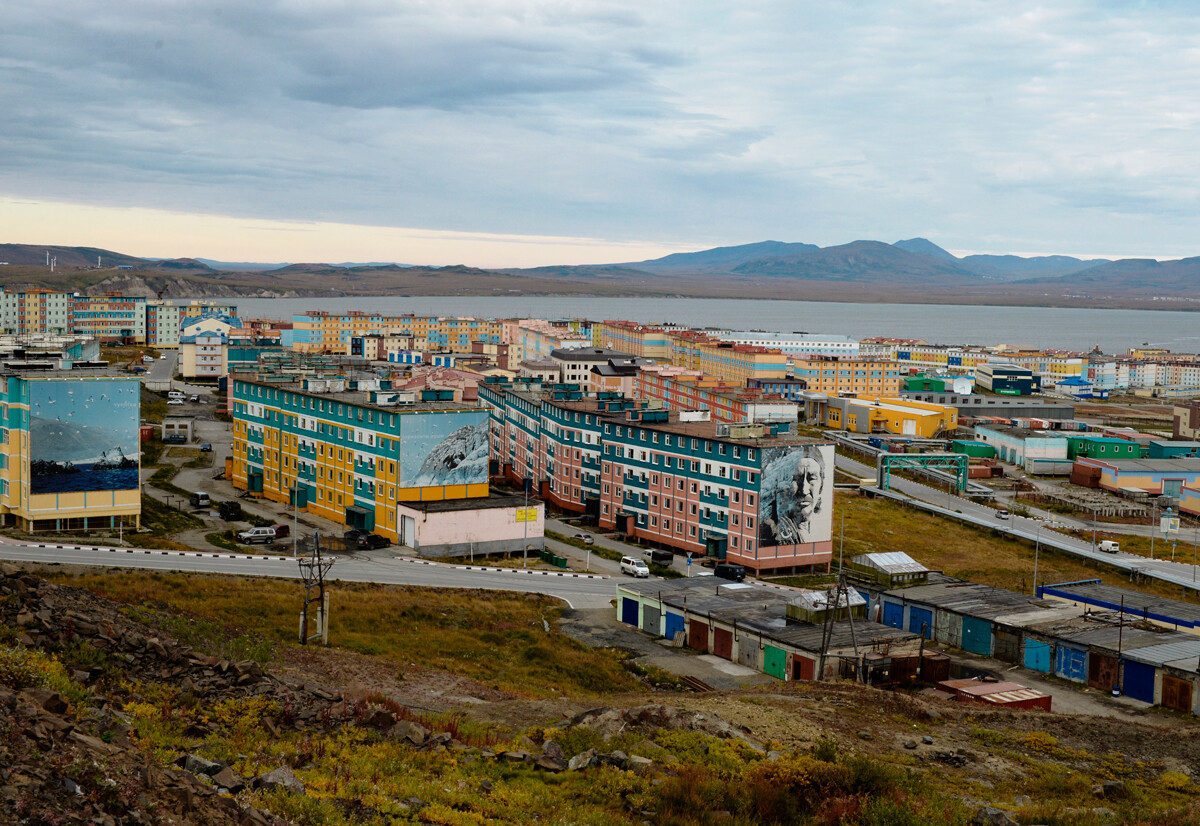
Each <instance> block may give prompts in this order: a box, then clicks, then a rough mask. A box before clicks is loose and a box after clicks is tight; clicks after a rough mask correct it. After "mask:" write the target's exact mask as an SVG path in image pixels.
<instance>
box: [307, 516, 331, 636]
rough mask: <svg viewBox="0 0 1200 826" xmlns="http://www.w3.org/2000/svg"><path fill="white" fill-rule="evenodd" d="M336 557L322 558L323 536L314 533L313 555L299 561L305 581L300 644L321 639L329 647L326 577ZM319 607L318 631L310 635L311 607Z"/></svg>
mask: <svg viewBox="0 0 1200 826" xmlns="http://www.w3.org/2000/svg"><path fill="white" fill-rule="evenodd" d="M333 563H334V557H332V556H330V557H322V556H321V535H320V534H319V533H315V532H314V533H313V550H312V554H311V555H310V556H308V557H305V558H304V559H301V560H299V565H300V579H302V580H303V581H304V607H303V609H301V611H300V644H301V645H308V643H309V642H310V641H311V640H314V639H319V640H321V641H322V642H323V643H324V644H325V645H329V594H328V593H327V592H326V590H325V577H326V575H327V574H328V573H329V569H330V568H332V567H333ZM313 603H316V605H317V623H316V624H317V631H316V633H315V634H310V633H309V631H308V629H309V618H308V612H309V606H310V605H312V604H313Z"/></svg>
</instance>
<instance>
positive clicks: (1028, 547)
mask: <svg viewBox="0 0 1200 826" xmlns="http://www.w3.org/2000/svg"><path fill="white" fill-rule="evenodd" d="M843 511H844V512H845V514H846V539H845V542H846V549H845V556H846V558H847V559H849V558H850V557H853V556H857V555H858V554H864V553H880V552H884V551H903V552H904V553H907V554H908V555H909V556H911V557H912V558H913V559H915V560H917V561H918V562H920V563H921V564H923V565H925V566H926V567H928V568H931V569H933V570H940V571H943V572H945V573H947V574H949V575H951V576H957V577H962V578H964V579H970V580H973V581H975V582H982V583H985V584H987V585H994V586H996V587H997V588H1008V589H1010V590H1013V591H1022V592H1025V593H1030V592H1032V590H1033V559H1034V543H1032V542H1027V541H1025V540H1022V539H1015V538H1013V537H1010V536H1007V535H1005V534H1002V533H1000V532H999V531H995V530H991V529H988V528H977V527H975V526H972V525H966V524H962V523H958V522H953V521H951V520H948V519H942V518H940V517H937V516H934V515H932V514H929V513H925V512H924V511H921V510H917V509H916V508H906V507H904V506H903V505H899V504H896V503H895V502H892V501H890V500H886V499H869V498H867V497H864V496H858V495H855V494H845V493H841V492H839V493H837V494H836V496H835V499H834V514H833V519H834V524H835V525H836V524H840V520H841V514H842V512H843ZM1087 538H1088V539H1091V533H1090V532H1088V534H1087ZM1099 538H1101V539H1103V538H1105V536H1104V535H1103V534H1101V535H1100V537H1099ZM1113 538H1117V539H1119V540H1120V542H1121V550H1125V545H1126V542H1127V541H1128V542H1129V544H1130V547H1131V549H1133V551H1134V553H1137V552H1138V551H1137V549H1138V548H1139V547H1140V544H1141V543H1139V542H1138V541H1136V540H1138V539H1144V538H1142V537H1136V538H1131V537H1124V536H1122V537H1116V536H1114V537H1113ZM1144 543H1145V546H1146V547H1147V548H1148V547H1149V543H1150V540H1149V539H1148V538H1145V539H1144ZM1161 546H1162V543H1161V542H1158V543H1157V544H1156V548H1155V556H1161V555H1162V554H1161V552H1160V551H1159V548H1161ZM1167 553H1168V556H1169V548H1168V549H1167ZM1180 553H1183V550H1182V547H1181V549H1180ZM1186 553H1187V557H1188V559H1187V561H1190V559H1191V547H1190V545H1189V546H1188V549H1187V551H1186ZM1080 579H1105V580H1113V581H1117V580H1120V583H1121V586H1122V587H1124V588H1132V589H1134V590H1138V591H1143V592H1145V593H1151V594H1156V595H1158V596H1164V597H1170V598H1172V599H1180V598H1181V596H1180V590H1179V588H1176V587H1170V586H1167V585H1164V584H1162V583H1157V582H1154V581H1152V580H1149V581H1146V582H1142V583H1130V582H1128V581H1125V580H1124V578H1122V577H1120V575H1119V574H1118V573H1117V572H1116V571H1114V570H1113V569H1111V568H1108V567H1106V566H1104V565H1102V564H1100V563H1095V562H1090V561H1087V560H1083V559H1080V558H1078V557H1074V556H1071V555H1069V554H1063V553H1058V552H1056V551H1054V550H1052V549H1050V548H1047V547H1046V546H1045V545H1043V546H1042V547H1041V552H1040V554H1039V556H1038V581H1039V582H1042V583H1049V582H1072V581H1075V580H1080ZM782 581H784V582H787V583H788V584H791V580H790V578H788V579H785V580H782ZM1191 599H1194V597H1191Z"/></svg>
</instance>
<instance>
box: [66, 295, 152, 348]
mask: <svg viewBox="0 0 1200 826" xmlns="http://www.w3.org/2000/svg"><path fill="white" fill-rule="evenodd" d="M72 312H73V314H74V317H75V328H74V331H75V332H77V333H83V334H85V335H89V336H95V337H96V338H97V339H99V340H100V341H101V342H117V343H122V344H145V343H146V299H145V297H143V296H140V295H139V296H133V295H122V294H121V293H105V294H104V295H94V296H76V297H75V306H74V309H73V311H72Z"/></svg>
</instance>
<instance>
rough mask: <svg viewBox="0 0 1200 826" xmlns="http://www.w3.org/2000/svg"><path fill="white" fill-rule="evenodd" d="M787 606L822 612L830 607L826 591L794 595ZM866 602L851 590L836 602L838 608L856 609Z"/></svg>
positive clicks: (856, 592)
mask: <svg viewBox="0 0 1200 826" xmlns="http://www.w3.org/2000/svg"><path fill="white" fill-rule="evenodd" d="M787 602H788V605H799V606H801V607H802V608H804V609H806V610H808V611H824V610H825V609H826V608H828V607H829V605H830V602H831V600H830V595H829V592H828V591H804V592H803V593H800V594H796V595H795V596H793V597H792V598H791V599H789V600H788V601H787ZM866 604H867V601H866V600H865V599H863V596H862V594H860V593H859V592H858V591H856V590H854V589H853V588H849V589H847V591H846V593H844V594H842V595H841V597H840V598H839V599H838V600H837V605H838V608H846V607H857V606H859V605H866Z"/></svg>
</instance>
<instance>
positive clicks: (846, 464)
mask: <svg viewBox="0 0 1200 826" xmlns="http://www.w3.org/2000/svg"><path fill="white" fill-rule="evenodd" d="M835 461H836V463H837V467H838V468H839V469H840V470H844V471H846V472H847V473H851V474H854V475H856V476H859V477H867V476H871V475H873V473H874V470H873V468H870V467H869V466H867V465H865V464H863V463H862V462H859V461H856V460H854V459H850V458H847V457H845V456H840V455H839V456H837V458H836V460H835ZM891 488H892V491H893V492H895V493H898V494H901V495H903V496H904V497H908V498H910V499H915V500H918V501H920V502H924V503H927V507H926V510H931V511H933V512H936V513H938V514H940V515H942V516H946V517H948V518H951V519H959V520H961V521H965V522H970V523H971V524H976V525H983V526H985V527H989V528H995V529H996V530H999V531H1003V532H1005V533H1008V534H1011V535H1013V536H1017V537H1020V538H1022V539H1027V540H1029V541H1031V542H1034V543H1037V542H1041V543H1042V544H1045V545H1051V546H1053V547H1055V548H1057V549H1058V550H1062V551H1066V552H1067V553H1071V554H1074V555H1076V556H1080V557H1084V558H1086V559H1091V560H1095V561H1097V562H1102V563H1104V564H1107V565H1112V566H1114V567H1116V568H1119V569H1121V570H1124V571H1126V572H1133V571H1137V572H1139V573H1142V574H1145V575H1148V576H1152V577H1154V578H1155V579H1160V580H1163V581H1166V582H1170V583H1172V584H1175V585H1181V586H1183V587H1185V588H1197V587H1200V568H1197V566H1194V565H1191V564H1184V563H1182V562H1171V561H1170V560H1169V559H1162V558H1161V557H1160V558H1157V559H1149V558H1148V557H1144V556H1138V555H1136V554H1128V553H1124V552H1121V553H1115V554H1110V553H1104V552H1103V551H1097V550H1094V549H1093V548H1092V543H1091V542H1090V541H1085V540H1081V539H1076V538H1075V537H1073V536H1068V535H1066V534H1064V533H1062V532H1060V531H1058V530H1055V529H1053V528H1050V527H1048V526H1047V525H1046V523H1044V522H1041V521H1039V520H1037V519H1027V518H1024V517H1020V516H1015V515H1014V516H1010V517H1008V518H1006V519H998V518H997V517H996V510H995V509H994V508H989V507H987V506H985V505H979V504H976V503H975V502H972V501H971V500H969V499H964V498H963V497H961V496H953V495H951V494H949V493H947V492H946V491H945V490H940V489H938V488H933V487H930V486H929V485H923V484H921V483H919V482H913V481H910V480H908V479H903V478H898V477H896V476H893V477H892V480H891ZM1162 552H1165V553H1168V554H1169V553H1170V545H1169V544H1167V545H1166V546H1165V547H1164V548H1162ZM1158 554H1159V552H1158V551H1157V550H1156V553H1155V556H1158ZM1191 554H1192V545H1191V544H1190V543H1188V544H1186V545H1184V546H1183V547H1180V548H1177V557H1176V558H1177V559H1179V558H1190V557H1191Z"/></svg>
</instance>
